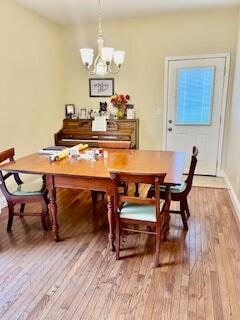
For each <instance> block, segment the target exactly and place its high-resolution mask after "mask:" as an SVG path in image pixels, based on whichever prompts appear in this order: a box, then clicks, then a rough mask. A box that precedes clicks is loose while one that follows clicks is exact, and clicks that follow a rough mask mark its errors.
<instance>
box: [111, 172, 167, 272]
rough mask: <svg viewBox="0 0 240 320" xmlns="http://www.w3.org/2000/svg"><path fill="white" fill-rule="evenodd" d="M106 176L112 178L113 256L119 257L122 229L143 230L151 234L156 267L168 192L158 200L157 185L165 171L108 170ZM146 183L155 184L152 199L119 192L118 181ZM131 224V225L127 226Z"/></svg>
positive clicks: (165, 228)
mask: <svg viewBox="0 0 240 320" xmlns="http://www.w3.org/2000/svg"><path fill="white" fill-rule="evenodd" d="M109 171H110V177H111V179H112V181H113V192H114V215H115V225H116V259H117V260H118V259H119V258H120V236H121V232H122V231H128V232H129V231H130V232H137V233H146V234H150V235H155V237H156V249H155V267H158V266H159V253H160V242H161V237H162V235H163V234H164V237H166V232H167V231H168V221H169V218H168V217H169V205H170V192H169V193H168V196H166V197H165V200H162V199H160V185H162V184H163V182H164V178H165V176H166V174H165V173H155V174H149V173H141V174H140V173H135V172H134V173H132V172H120V171H117V170H114V169H110V170H109ZM130 182H131V183H146V184H153V185H154V186H155V197H154V198H151V199H150V198H141V197H139V196H138V197H136V196H128V195H124V194H121V193H119V191H118V187H119V185H120V184H121V183H130ZM129 225H133V227H132V228H131V227H129ZM136 225H139V226H140V225H145V226H147V227H150V228H151V229H146V230H140V229H136V228H134V226H136Z"/></svg>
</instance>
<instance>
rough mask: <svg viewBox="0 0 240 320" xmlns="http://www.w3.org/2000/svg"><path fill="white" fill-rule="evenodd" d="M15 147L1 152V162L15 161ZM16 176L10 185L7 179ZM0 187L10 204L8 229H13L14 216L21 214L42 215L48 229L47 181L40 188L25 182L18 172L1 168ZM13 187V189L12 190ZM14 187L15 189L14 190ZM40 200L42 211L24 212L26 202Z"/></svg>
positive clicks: (23, 215)
mask: <svg viewBox="0 0 240 320" xmlns="http://www.w3.org/2000/svg"><path fill="white" fill-rule="evenodd" d="M14 155H15V152H14V148H11V149H8V150H5V151H3V152H0V164H4V163H7V162H12V161H14ZM10 177H13V178H14V181H13V184H14V185H13V184H12V183H11V188H10V185H9V186H8V185H7V184H6V183H7V179H9V178H10ZM0 189H1V191H2V193H3V195H4V196H5V198H6V200H7V204H8V225H7V231H8V232H11V231H12V224H13V217H14V216H19V217H21V218H23V217H25V216H40V217H41V221H42V226H43V229H44V230H45V231H47V230H48V227H47V222H46V218H47V216H48V197H47V189H46V188H45V183H44V182H43V184H42V186H41V187H40V188H38V189H37V188H35V189H34V188H33V186H32V184H30V183H24V182H23V181H22V180H21V179H20V177H19V175H18V174H17V173H13V172H8V173H6V172H4V170H0ZM10 189H11V190H10ZM12 189H13V190H12ZM35 202H38V203H40V205H41V212H31V213H27V212H24V210H25V204H27V203H35ZM16 204H20V210H19V212H16V211H15V206H16Z"/></svg>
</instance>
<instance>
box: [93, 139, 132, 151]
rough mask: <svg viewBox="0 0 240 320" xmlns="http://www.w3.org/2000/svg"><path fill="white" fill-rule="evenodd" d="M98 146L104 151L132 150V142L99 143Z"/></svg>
mask: <svg viewBox="0 0 240 320" xmlns="http://www.w3.org/2000/svg"><path fill="white" fill-rule="evenodd" d="M98 146H99V148H103V149H130V148H131V141H99V142H98Z"/></svg>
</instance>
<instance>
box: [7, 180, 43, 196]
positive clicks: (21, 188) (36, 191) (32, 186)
mask: <svg viewBox="0 0 240 320" xmlns="http://www.w3.org/2000/svg"><path fill="white" fill-rule="evenodd" d="M44 191H45V188H44V187H43V185H42V183H37V182H33V183H23V184H20V185H18V186H17V188H16V187H15V190H11V191H10V192H11V193H12V194H13V195H16V196H30V195H41V194H43V192H44Z"/></svg>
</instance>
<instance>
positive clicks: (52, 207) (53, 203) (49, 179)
mask: <svg viewBox="0 0 240 320" xmlns="http://www.w3.org/2000/svg"><path fill="white" fill-rule="evenodd" d="M53 179H54V178H53V177H52V176H47V179H46V180H47V189H48V192H49V200H50V211H51V216H52V231H53V233H54V240H55V241H56V242H58V241H60V238H59V225H58V221H57V203H56V189H55V187H54V184H53Z"/></svg>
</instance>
